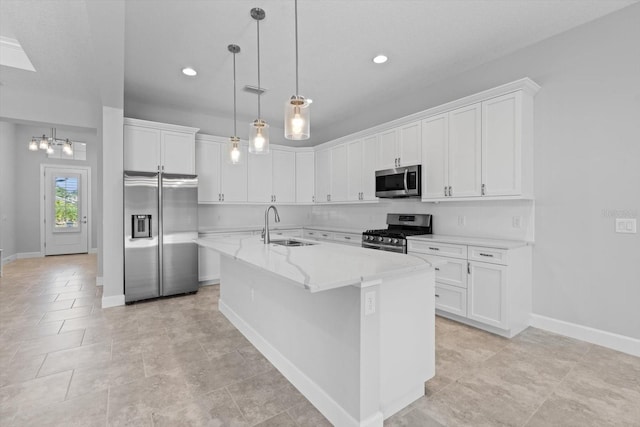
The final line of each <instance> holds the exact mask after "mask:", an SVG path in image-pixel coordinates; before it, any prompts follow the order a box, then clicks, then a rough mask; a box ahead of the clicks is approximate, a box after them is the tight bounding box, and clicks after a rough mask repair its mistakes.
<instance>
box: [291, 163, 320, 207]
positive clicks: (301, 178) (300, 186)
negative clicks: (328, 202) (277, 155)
mask: <svg viewBox="0 0 640 427" xmlns="http://www.w3.org/2000/svg"><path fill="white" fill-rule="evenodd" d="M315 170H316V167H315V154H314V152H313V151H297V152H296V203H314V202H315V194H316V192H315Z"/></svg>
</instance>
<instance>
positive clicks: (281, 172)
mask: <svg viewBox="0 0 640 427" xmlns="http://www.w3.org/2000/svg"><path fill="white" fill-rule="evenodd" d="M295 177H296V159H295V152H293V151H287V150H280V149H274V148H273V147H272V148H271V151H270V152H269V153H268V154H252V153H249V162H248V180H249V188H248V193H247V197H248V201H249V202H255V203H275V202H278V203H293V202H295V197H296V186H295Z"/></svg>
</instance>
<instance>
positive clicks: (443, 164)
mask: <svg viewBox="0 0 640 427" xmlns="http://www.w3.org/2000/svg"><path fill="white" fill-rule="evenodd" d="M422 141H423V149H422V199H423V200H425V199H439V198H442V197H446V196H447V194H448V188H447V187H448V185H449V156H448V148H449V114H448V113H445V114H439V115H437V116H434V117H429V118H428V119H425V120H423V121H422Z"/></svg>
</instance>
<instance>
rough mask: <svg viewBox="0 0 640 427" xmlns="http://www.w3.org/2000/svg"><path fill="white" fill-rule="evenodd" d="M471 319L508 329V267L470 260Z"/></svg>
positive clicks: (469, 303) (469, 315) (469, 310)
mask: <svg viewBox="0 0 640 427" xmlns="http://www.w3.org/2000/svg"><path fill="white" fill-rule="evenodd" d="M468 286H469V288H468V291H469V292H468V298H469V300H468V311H467V316H468V317H469V319H472V320H476V321H478V322H482V323H484V324H487V325H490V326H494V327H496V328H500V329H507V327H508V319H507V267H505V266H503V265H498V264H490V263H487V262H477V261H469V280H468Z"/></svg>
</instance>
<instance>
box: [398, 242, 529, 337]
mask: <svg viewBox="0 0 640 427" xmlns="http://www.w3.org/2000/svg"><path fill="white" fill-rule="evenodd" d="M474 240H475V241H477V239H474ZM455 241H456V242H459V241H460V238H459V237H458V238H456V239H455ZM474 243H475V242H474ZM407 245H408V247H407V249H408V252H409V253H410V254H411V253H416V254H424V255H426V256H427V257H428V259H432V260H434V261H446V264H442V265H439V266H438V267H437V268H436V308H437V310H438V312H437V313H438V314H439V315H441V316H445V317H448V318H450V319H453V320H456V321H459V322H462V323H466V324H468V325H471V326H475V327H478V328H481V329H485V330H488V331H490V332H493V333H496V334H499V335H502V336H506V337H509V338H511V337H513V336H515V335H516V334H518V333H520V332H521V331H522V330H524V329H525V328H527V326H529V317H530V315H531V282H532V270H531V246H528V245H515V246H513V245H507V246H506V247H491V246H486V247H485V246H475V244H474V245H463V244H454V243H448V242H446V241H445V242H439V241H436V242H434V241H432V240H431V239H420V238H411V237H410V238H409V239H408V241H407ZM443 255H445V256H443Z"/></svg>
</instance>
